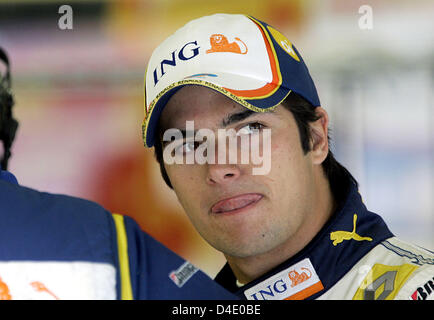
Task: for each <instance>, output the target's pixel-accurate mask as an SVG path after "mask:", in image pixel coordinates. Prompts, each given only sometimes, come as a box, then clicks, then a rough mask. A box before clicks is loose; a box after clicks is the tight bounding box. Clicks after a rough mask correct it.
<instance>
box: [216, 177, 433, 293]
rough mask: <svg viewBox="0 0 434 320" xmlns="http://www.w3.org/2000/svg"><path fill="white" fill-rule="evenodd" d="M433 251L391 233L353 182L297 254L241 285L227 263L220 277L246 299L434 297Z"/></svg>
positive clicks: (228, 286)
mask: <svg viewBox="0 0 434 320" xmlns="http://www.w3.org/2000/svg"><path fill="white" fill-rule="evenodd" d="M433 277H434V255H433V253H432V252H430V251H428V250H425V249H422V248H420V247H417V246H414V245H411V244H408V243H406V242H404V241H401V240H399V239H397V238H396V237H394V236H393V234H392V233H391V232H390V231H389V229H388V227H387V226H386V224H385V222H384V221H383V219H382V218H381V217H380V216H378V215H377V214H375V213H372V212H370V211H368V210H367V209H366V207H365V205H364V204H363V202H362V198H361V196H360V194H359V192H358V190H357V186H356V185H355V184H353V183H351V186H350V190H349V192H348V195H347V198H346V200H345V201H344V204H343V206H341V208H340V209H338V210H337V212H336V213H335V214H334V215H333V217H332V218H331V219H330V221H328V223H327V224H326V225H325V226H324V227H323V228H322V229H321V231H320V232H319V233H318V234H317V235H316V236H315V238H314V239H313V240H312V241H311V242H310V243H309V244H308V245H307V246H306V247H305V248H304V249H303V250H302V251H300V252H298V253H297V254H296V255H295V256H293V257H291V258H289V259H288V260H287V261H285V262H284V263H282V264H281V265H279V266H277V267H276V268H274V269H273V270H271V271H270V272H268V273H266V274H264V275H263V276H261V277H260V278H258V279H256V280H254V281H252V282H250V283H248V284H246V285H244V286H243V285H241V284H237V281H236V278H235V276H234V274H233V272H232V270H231V268H230V267H229V265H228V264H226V265H225V266H224V267H223V269H222V270H221V271H220V272H219V273H218V274H217V276H216V281H217V282H218V283H220V284H221V285H222V286H224V287H225V288H226V289H228V290H230V291H231V292H234V293H235V294H236V295H237V296H239V297H240V298H242V299H249V300H283V299H285V300H301V299H309V300H310V299H333V300H343V299H355V300H382V299H386V300H391V299H397V300H398V299H399V300H401V299H412V300H426V299H431V300H432V299H434V278H433Z"/></svg>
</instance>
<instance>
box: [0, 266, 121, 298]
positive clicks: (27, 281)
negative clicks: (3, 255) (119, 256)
mask: <svg viewBox="0 0 434 320" xmlns="http://www.w3.org/2000/svg"><path fill="white" fill-rule="evenodd" d="M60 299H61V300H76V299H78V300H114V299H116V269H115V268H114V266H113V265H111V264H106V263H97V262H81V261H71V262H68V261H64V262H60V261H8V262H5V261H1V262H0V300H60Z"/></svg>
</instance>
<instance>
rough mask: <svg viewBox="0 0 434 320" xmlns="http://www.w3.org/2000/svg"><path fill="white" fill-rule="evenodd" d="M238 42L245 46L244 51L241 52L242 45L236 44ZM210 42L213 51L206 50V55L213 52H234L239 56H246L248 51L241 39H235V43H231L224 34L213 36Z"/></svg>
mask: <svg viewBox="0 0 434 320" xmlns="http://www.w3.org/2000/svg"><path fill="white" fill-rule="evenodd" d="M236 41H238V42H239V43H241V44H242V45H243V47H244V48H243V51H241V48H240V45H239V44H238V43H237V42H236ZM209 42H210V44H211V49H208V50H206V53H213V52H232V53H238V54H246V53H247V51H248V49H247V46H246V44H245V43H244V42H243V41H242V40H241V39H240V38H237V37H235V41H234V42H229V41H228V38H226V36H224V35H222V34H213V35H212V36H211V37H210V38H209Z"/></svg>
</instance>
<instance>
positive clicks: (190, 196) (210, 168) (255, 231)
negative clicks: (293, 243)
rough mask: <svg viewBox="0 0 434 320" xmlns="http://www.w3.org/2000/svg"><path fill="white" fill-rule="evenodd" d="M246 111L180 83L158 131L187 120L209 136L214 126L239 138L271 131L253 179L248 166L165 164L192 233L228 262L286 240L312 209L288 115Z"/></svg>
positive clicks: (305, 163)
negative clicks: (264, 160)
mask: <svg viewBox="0 0 434 320" xmlns="http://www.w3.org/2000/svg"><path fill="white" fill-rule="evenodd" d="M246 110H247V109H246V108H244V107H242V106H241V105H239V104H237V103H236V102H234V101H232V100H231V99H229V98H227V97H226V96H224V95H222V94H220V93H218V92H216V91H214V90H211V89H209V88H206V87H201V86H186V87H184V88H182V89H180V90H179V91H178V92H177V93H176V94H174V95H173V96H172V98H171V99H170V100H169V102H168V103H167V105H166V107H165V108H164V110H163V113H162V115H161V120H160V125H161V128H162V130H163V132H164V130H167V129H170V128H177V129H181V130H185V129H186V121H192V120H193V121H194V129H195V130H198V129H203V128H206V129H210V130H212V131H214V132H216V136H217V130H218V129H234V130H235V131H236V132H241V133H243V134H250V133H252V132H253V131H252V130H251V129H260V132H259V133H252V134H259V135H263V134H264V133H263V132H264V131H263V130H264V129H270V130H271V148H270V156H271V170H270V171H269V173H268V174H266V175H253V174H252V169H253V167H255V165H254V164H251V163H249V164H229V163H227V164H221V163H214V164H211V163H205V164H197V163H194V164H170V165H168V164H166V163H165V164H164V166H165V169H166V171H167V174H168V177H169V179H170V181H171V183H172V186H173V189H174V191H175V193H176V195H177V197H178V199H179V201H180V203H181V205H182V206H183V208H184V210H185V212H186V213H187V215H188V217H189V218H190V220H191V222H192V223H193V225H194V226H195V227H196V229H197V230H198V232H199V233H200V234H201V235H202V237H203V238H204V239H205V240H207V241H208V242H209V243H210V244H211V245H212V246H213V247H215V248H216V249H217V250H219V251H221V252H223V253H224V254H225V255H229V256H233V257H249V256H254V255H258V254H261V253H265V252H268V251H270V250H273V249H276V248H278V247H279V246H280V245H283V244H284V243H285V242H287V241H289V240H290V239H291V238H292V237H293V236H294V235H295V234H296V232H297V231H298V230H299V228H300V227H301V226H302V225H303V223H304V222H305V220H306V217H307V215H308V214H309V212H311V211H312V197H311V192H312V190H314V186H313V185H314V180H315V179H314V175H313V164H312V159H311V157H310V153H307V154H306V155H305V154H304V153H303V150H302V148H301V143H300V137H299V132H298V128H297V124H296V122H295V120H294V118H293V116H292V113H291V112H290V111H288V110H286V109H285V108H284V107H283V106H278V107H277V108H276V109H275V110H274V111H273V112H266V113H249V112H248V111H247V112H246ZM260 140H261V139H260ZM180 142H181V143H180V144H179V145H182V142H183V141H180ZM184 142H185V141H184ZM217 144H218V142H216V147H215V149H216V150H217V149H218V146H217ZM189 146H190V147H191V146H192V144H189ZM163 149H164V144H163ZM185 150H187V151H188V150H189V148H186V149H185ZM264 156H265V155H264ZM216 157H217V155H216Z"/></svg>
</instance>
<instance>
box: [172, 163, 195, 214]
mask: <svg viewBox="0 0 434 320" xmlns="http://www.w3.org/2000/svg"><path fill="white" fill-rule="evenodd" d="M195 167H196V166H194V165H169V166H166V167H165V168H166V172H167V175H168V177H169V179H170V182H171V183H172V186H173V190H174V191H175V193H176V196H177V197H178V200H179V202H180V203H181V205H182V207H183V208H184V210H185V211H186V212H187V213H189V212H191V211H196V210H195V207H196V206H198V204H199V197H198V195H199V194H200V192H199V191H200V189H201V188H202V187H201V181H200V170H197V169H195Z"/></svg>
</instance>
